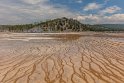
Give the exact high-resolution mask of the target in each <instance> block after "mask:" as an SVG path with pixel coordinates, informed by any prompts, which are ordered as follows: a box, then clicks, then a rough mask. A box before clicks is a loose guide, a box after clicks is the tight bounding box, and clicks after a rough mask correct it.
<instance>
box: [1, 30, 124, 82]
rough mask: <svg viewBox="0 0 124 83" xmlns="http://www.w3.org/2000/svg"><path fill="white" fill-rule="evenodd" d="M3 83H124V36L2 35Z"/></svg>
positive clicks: (89, 34) (119, 34) (75, 34)
mask: <svg viewBox="0 0 124 83" xmlns="http://www.w3.org/2000/svg"><path fill="white" fill-rule="evenodd" d="M0 83H124V33H93V32H84V33H71V34H70V33H68V34H65V33H63V34H58V33H57V34H53V33H52V34H40V33H37V34H36V33H0Z"/></svg>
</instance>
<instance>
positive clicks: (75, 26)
mask: <svg viewBox="0 0 124 83" xmlns="http://www.w3.org/2000/svg"><path fill="white" fill-rule="evenodd" d="M79 31H124V25H123V24H97V25H89V24H82V23H80V22H79V21H77V20H74V19H71V18H70V19H68V18H65V17H63V18H57V19H54V20H48V21H46V22H37V23H33V24H24V25H0V32H36V33H40V32H79Z"/></svg>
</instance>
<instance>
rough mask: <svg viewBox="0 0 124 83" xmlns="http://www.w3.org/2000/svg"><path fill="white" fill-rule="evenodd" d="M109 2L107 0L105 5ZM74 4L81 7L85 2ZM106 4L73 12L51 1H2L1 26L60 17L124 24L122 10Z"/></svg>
mask: <svg viewBox="0 0 124 83" xmlns="http://www.w3.org/2000/svg"><path fill="white" fill-rule="evenodd" d="M108 1H109V0H105V2H104V3H107V2H108ZM74 2H75V3H76V4H80V5H81V4H82V3H84V0H74ZM104 3H102V4H101V3H100V4H99V3H96V2H92V3H87V4H86V5H85V6H83V10H78V11H73V8H71V9H70V8H69V7H68V6H66V5H62V4H60V3H51V2H50V0H16V1H15V0H1V1H0V24H25V23H32V22H36V21H44V20H46V19H53V18H58V17H68V18H75V19H77V20H79V21H80V22H82V23H89V24H93V23H95V24H96V23H124V14H123V13H119V12H120V11H121V10H122V8H120V7H119V6H117V5H112V6H108V7H105V4H104ZM80 11H83V13H81V12H80ZM93 11H97V12H96V13H93Z"/></svg>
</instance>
